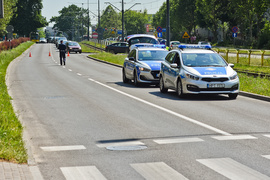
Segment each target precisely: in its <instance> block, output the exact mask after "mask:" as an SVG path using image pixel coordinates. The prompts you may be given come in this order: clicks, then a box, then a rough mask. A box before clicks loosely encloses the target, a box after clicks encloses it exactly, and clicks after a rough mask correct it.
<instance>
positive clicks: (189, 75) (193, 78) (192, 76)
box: [185, 73, 200, 81]
mask: <svg viewBox="0 0 270 180" xmlns="http://www.w3.org/2000/svg"><path fill="white" fill-rule="evenodd" d="M185 74H186V77H187V78H189V79H192V80H195V81H198V80H199V79H200V77H198V76H194V75H191V74H189V73H185Z"/></svg>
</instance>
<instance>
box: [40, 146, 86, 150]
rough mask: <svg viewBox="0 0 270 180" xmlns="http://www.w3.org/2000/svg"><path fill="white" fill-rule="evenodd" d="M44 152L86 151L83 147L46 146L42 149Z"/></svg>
mask: <svg viewBox="0 0 270 180" xmlns="http://www.w3.org/2000/svg"><path fill="white" fill-rule="evenodd" d="M40 148H41V149H42V150H43V151H72V150H82V149H86V148H85V147H84V146H82V145H78V146H45V147H40Z"/></svg>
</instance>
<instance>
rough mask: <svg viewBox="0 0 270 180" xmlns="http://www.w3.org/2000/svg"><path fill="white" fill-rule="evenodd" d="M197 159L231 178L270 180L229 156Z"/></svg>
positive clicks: (236, 179) (237, 179) (234, 179)
mask: <svg viewBox="0 0 270 180" xmlns="http://www.w3.org/2000/svg"><path fill="white" fill-rule="evenodd" d="M197 161H198V162H200V163H202V164H203V165H205V166H207V167H209V168H211V169H213V170H214V171H216V172H218V173H220V174H222V175H223V176H225V177H227V178H229V179H232V180H246V179H252V180H259V179H264V180H270V177H268V176H266V175H264V174H261V173H260V172H258V171H255V170H253V169H251V168H249V167H247V166H245V165H243V164H240V163H238V162H237V161H234V160H233V159H230V158H217V159H197Z"/></svg>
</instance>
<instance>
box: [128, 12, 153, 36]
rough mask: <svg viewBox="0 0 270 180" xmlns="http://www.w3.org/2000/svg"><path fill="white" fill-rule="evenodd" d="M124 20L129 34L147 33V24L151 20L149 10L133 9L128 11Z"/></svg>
mask: <svg viewBox="0 0 270 180" xmlns="http://www.w3.org/2000/svg"><path fill="white" fill-rule="evenodd" d="M124 21H125V29H126V32H127V34H140V33H145V32H146V27H145V25H146V24H147V23H148V22H149V21H148V15H147V11H146V10H144V12H143V13H140V12H136V11H131V10H129V11H126V12H125V19H124Z"/></svg>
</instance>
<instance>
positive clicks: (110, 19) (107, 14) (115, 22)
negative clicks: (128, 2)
mask: <svg viewBox="0 0 270 180" xmlns="http://www.w3.org/2000/svg"><path fill="white" fill-rule="evenodd" d="M121 20H122V16H121V15H120V14H118V13H117V12H116V11H115V10H114V9H113V8H112V6H111V5H109V6H107V8H106V9H105V10H104V11H103V13H102V15H101V17H100V27H103V28H104V29H105V32H104V35H103V38H108V37H110V36H111V34H112V33H111V29H114V28H116V29H121V28H122V23H121Z"/></svg>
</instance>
